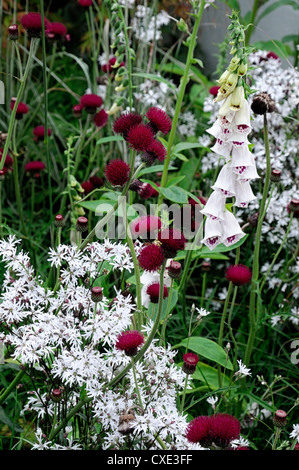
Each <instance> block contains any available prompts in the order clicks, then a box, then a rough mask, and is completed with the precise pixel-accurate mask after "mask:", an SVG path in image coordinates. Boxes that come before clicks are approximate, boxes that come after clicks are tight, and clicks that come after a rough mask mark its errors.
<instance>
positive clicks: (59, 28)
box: [47, 21, 67, 39]
mask: <svg viewBox="0 0 299 470" xmlns="http://www.w3.org/2000/svg"><path fill="white" fill-rule="evenodd" d="M49 35H50V37H51V38H53V39H59V38H63V37H65V36H66V35H67V27H66V26H65V25H64V24H63V23H59V22H58V21H57V22H55V21H54V22H53V23H50V24H49V27H48V29H47V36H49Z"/></svg>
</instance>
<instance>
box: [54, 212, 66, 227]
mask: <svg viewBox="0 0 299 470" xmlns="http://www.w3.org/2000/svg"><path fill="white" fill-rule="evenodd" d="M54 225H55V227H63V226H64V219H63V215H62V214H57V215H55V220H54Z"/></svg>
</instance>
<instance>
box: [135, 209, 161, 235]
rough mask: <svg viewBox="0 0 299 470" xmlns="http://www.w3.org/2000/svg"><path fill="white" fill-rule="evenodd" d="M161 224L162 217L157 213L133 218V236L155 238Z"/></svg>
mask: <svg viewBox="0 0 299 470" xmlns="http://www.w3.org/2000/svg"><path fill="white" fill-rule="evenodd" d="M161 226H162V222H161V219H160V217H158V216H157V215H144V216H141V217H138V218H137V219H135V220H133V221H132V222H131V227H130V228H131V233H132V236H133V237H137V236H138V237H140V238H143V239H145V240H151V239H152V240H153V239H155V238H156V235H157V232H158V230H159V229H160V228H161Z"/></svg>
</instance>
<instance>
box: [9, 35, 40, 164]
mask: <svg viewBox="0 0 299 470" xmlns="http://www.w3.org/2000/svg"><path fill="white" fill-rule="evenodd" d="M35 44H36V42H35V39H34V38H33V39H32V40H31V42H30V49H29V56H28V61H27V64H26V68H25V71H24V74H23V76H22V78H21V79H20V88H19V91H18V94H17V98H16V101H15V104H14V107H13V110H12V112H11V116H10V120H9V125H8V130H7V137H6V140H5V144H4V148H3V155H4V156H5V155H7V152H8V149H9V147H10V141H11V137H12V133H13V128H14V123H15V118H16V113H17V108H18V105H19V103H20V101H21V98H22V96H23V93H24V89H25V86H26V82H27V78H28V75H29V71H30V67H31V63H32V59H33V54H34V48H35ZM4 162H5V157H4V158H2V159H1V160H0V170H2V169H3V166H4Z"/></svg>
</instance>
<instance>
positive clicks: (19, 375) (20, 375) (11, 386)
mask: <svg viewBox="0 0 299 470" xmlns="http://www.w3.org/2000/svg"><path fill="white" fill-rule="evenodd" d="M24 374H25V370H23V369H22V370H20V371H19V372H18V373H17V375H16V376H15V378H14V380H13V381H12V382H11V383H10V384H9V386H8V387H7V389H6V390H5V392H3V393H2V395H0V405H1V404H2V403H3V402H4V400H6V398H7V397H8V396H9V395H10V394H11V392H12V391H13V390H14V388H15V387H16V386H17V385H18V384H19V383H20V382H21V380H22V378H23V375H24Z"/></svg>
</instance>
